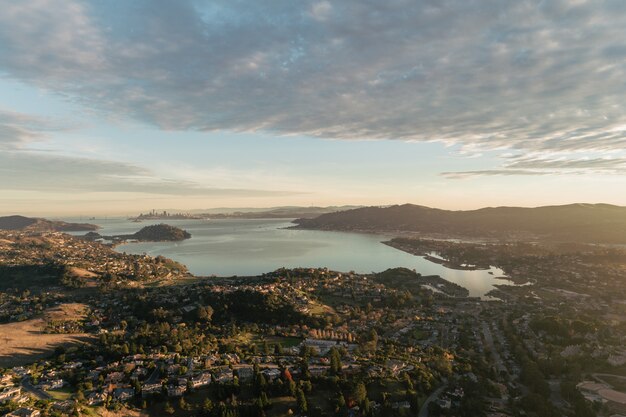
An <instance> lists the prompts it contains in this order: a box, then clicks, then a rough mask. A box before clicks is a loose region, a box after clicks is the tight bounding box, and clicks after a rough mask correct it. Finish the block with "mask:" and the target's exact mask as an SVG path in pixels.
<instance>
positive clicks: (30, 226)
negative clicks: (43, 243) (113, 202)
mask: <svg viewBox="0 0 626 417" xmlns="http://www.w3.org/2000/svg"><path fill="white" fill-rule="evenodd" d="M97 229H98V226H96V225H95V224H88V223H67V222H63V221H52V220H46V219H40V218H35V217H24V216H4V217H0V230H30V231H36V232H44V231H46V232H48V231H54V232H81V231H88V230H97Z"/></svg>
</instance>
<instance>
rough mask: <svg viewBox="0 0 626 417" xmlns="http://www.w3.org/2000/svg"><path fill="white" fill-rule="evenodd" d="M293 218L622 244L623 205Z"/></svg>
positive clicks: (336, 226)
mask: <svg viewBox="0 0 626 417" xmlns="http://www.w3.org/2000/svg"><path fill="white" fill-rule="evenodd" d="M295 223H297V224H298V226H297V228H303V229H320V230H339V231H361V232H386V233H400V232H418V233H423V234H425V235H441V236H446V237H467V238H503V239H510V238H513V239H520V240H524V239H529V240H533V239H542V240H550V241H567V242H583V243H614V244H617V243H619V244H626V207H620V206H613V205H609V204H570V205H563V206H544V207H535V208H523V207H488V208H482V209H479V210H469V211H450V210H441V209H435V208H429V207H424V206H417V205H412V204H405V205H401V206H397V205H396V206H390V207H364V208H359V209H355V210H348V211H342V212H337V213H329V214H324V215H321V216H318V217H316V218H313V219H298V220H296V221H295Z"/></svg>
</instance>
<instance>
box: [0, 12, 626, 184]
mask: <svg viewBox="0 0 626 417" xmlns="http://www.w3.org/2000/svg"><path fill="white" fill-rule="evenodd" d="M0 5H1V6H2V10H3V11H2V13H1V14H0V72H2V73H4V74H5V76H8V77H11V78H13V79H17V80H20V81H22V82H26V83H29V84H31V85H36V86H39V87H43V88H45V89H48V90H51V91H55V92H58V93H59V94H63V95H66V96H67V97H68V99H70V100H77V101H80V102H82V103H84V104H85V105H87V106H89V107H92V108H95V109H98V110H100V111H106V112H109V113H111V114H114V115H122V116H124V117H126V116H130V117H132V118H133V119H136V120H139V121H142V122H145V123H148V124H150V125H155V126H157V127H159V128H162V129H169V130H219V129H225V130H233V131H264V132H271V133H274V134H281V135H309V136H316V137H324V138H338V139H363V138H365V139H400V140H417V141H431V140H439V141H445V142H448V143H454V144H460V145H462V146H464V147H467V148H471V149H475V148H481V149H513V150H516V151H517V152H520V153H524V152H528V151H531V152H548V153H558V152H597V151H606V152H611V151H618V150H623V149H625V148H626V111H625V109H624V97H625V96H626V83H625V82H624V80H625V79H626V2H624V1H622V0H593V1H591V0H589V1H585V0H577V1H567V0H550V1H537V0H532V1H531V0H516V1H502V0H486V1H481V2H475V1H468V0H444V1H441V0H436V1H435V0H432V1H429V0H422V1H408V0H390V1H385V2H380V1H374V0H371V1H366V0H346V1H341V2H328V1H298V2H294V1H287V0H282V1H272V2H267V1H239V0H228V1H225V0H224V1H219V0H218V1H211V2H209V1H191V0H180V1H175V2H173V1H164V0H162V1H147V0H143V1H141V0H140V1H133V2H127V1H123V0H111V1H107V2H86V1H85V2H82V1H78V0H22V1H19V2H14V1H9V0H5V1H0ZM5 129H6V127H5ZM7 135H9V136H11V135H13V136H15V135H17V136H19V135H20V133H19V132H17V133H15V132H14V133H11V132H9V133H7V131H6V130H5V131H0V143H2V141H5V140H4V139H2V138H3V137H7ZM561 168H562V167H561ZM531 171H533V170H532V169H529V168H528V167H523V164H522V163H521V162H520V163H518V165H517V166H516V165H515V164H513V165H512V166H510V167H509V169H508V172H509V173H512V172H517V173H523V172H531ZM533 172H534V171H533Z"/></svg>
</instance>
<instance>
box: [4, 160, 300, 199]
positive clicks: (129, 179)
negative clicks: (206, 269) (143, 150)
mask: <svg viewBox="0 0 626 417" xmlns="http://www.w3.org/2000/svg"><path fill="white" fill-rule="evenodd" d="M0 190H4V191H9V190H11V191H42V192H66V193H88V192H99V193H107V192H122V193H142V194H158V195H168V196H205V197H210V196H221V197H224V196H233V197H235V196H240V197H267V196H288V195H294V194H301V193H299V192H292V191H275V190H263V189H239V188H220V187H215V186H210V185H206V184H199V183H196V182H193V181H188V180H181V179H168V178H162V177H160V176H158V175H156V174H155V173H153V172H152V171H151V170H148V169H145V168H142V167H139V166H135V165H132V164H127V163H123V162H114V161H105V160H97V159H88V158H77V157H68V156H61V155H54V154H41V153H37V152H20V151H17V152H15V151H3V152H0Z"/></svg>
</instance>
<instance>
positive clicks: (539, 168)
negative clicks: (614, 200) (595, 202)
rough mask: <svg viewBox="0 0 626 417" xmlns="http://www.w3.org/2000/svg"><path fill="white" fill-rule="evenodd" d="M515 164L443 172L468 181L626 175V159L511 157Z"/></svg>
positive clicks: (450, 177)
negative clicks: (484, 177)
mask: <svg viewBox="0 0 626 417" xmlns="http://www.w3.org/2000/svg"><path fill="white" fill-rule="evenodd" d="M509 159H512V160H513V162H509V163H507V164H504V165H503V166H502V167H500V168H498V169H489V170H476V171H458V172H442V173H441V174H440V175H442V176H443V177H445V178H448V179H466V178H472V177H483V176H502V175H506V176H512V175H515V176H517V175H565V174H567V175H583V174H590V173H594V174H609V175H616V174H617V175H626V158H619V157H610V158H606V157H605V158H577V159H575V158H572V156H570V155H568V156H566V157H562V158H560V159H549V158H541V157H539V158H538V157H519V156H518V157H509Z"/></svg>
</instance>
